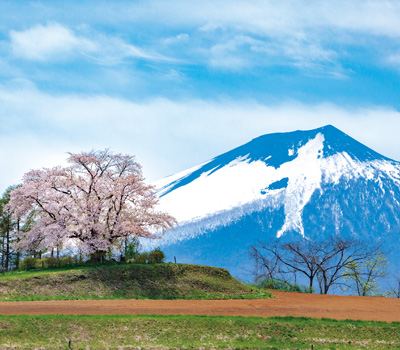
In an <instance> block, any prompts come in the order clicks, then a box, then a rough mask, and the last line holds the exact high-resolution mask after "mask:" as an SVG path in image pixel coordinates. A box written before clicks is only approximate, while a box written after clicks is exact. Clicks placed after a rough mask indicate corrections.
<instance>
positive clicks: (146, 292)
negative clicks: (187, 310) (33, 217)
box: [0, 264, 271, 301]
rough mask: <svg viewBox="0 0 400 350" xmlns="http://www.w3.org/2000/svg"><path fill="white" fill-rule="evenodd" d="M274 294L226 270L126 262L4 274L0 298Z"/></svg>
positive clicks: (196, 296) (111, 297)
mask: <svg viewBox="0 0 400 350" xmlns="http://www.w3.org/2000/svg"><path fill="white" fill-rule="evenodd" d="M267 297H271V294H270V293H268V292H265V291H263V290H261V289H258V288H253V287H250V286H246V285H244V284H242V283H240V282H239V281H237V280H236V279H234V278H233V277H232V276H231V275H230V274H229V272H228V271H227V270H224V269H221V268H216V267H209V266H199V265H187V264H147V265H139V264H123V265H109V266H105V265H103V266H97V267H88V266H86V267H73V268H69V269H67V268H61V269H54V270H47V269H46V270H34V271H23V272H17V273H13V274H6V275H4V276H0V300H2V301H16V300H21V301H28V300H64V299H65V300H67V299H237V298H249V299H250V298H267Z"/></svg>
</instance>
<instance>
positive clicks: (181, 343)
mask: <svg viewBox="0 0 400 350" xmlns="http://www.w3.org/2000/svg"><path fill="white" fill-rule="evenodd" d="M69 342H70V344H71V348H72V349H135V348H138V347H140V348H141V349H154V348H161V349H173V348H175V349H176V348H178V349H198V348H202V349H310V348H311V345H312V344H313V345H314V349H316V350H317V349H400V323H398V322H394V323H385V322H369V321H347V320H346V321H335V320H329V319H322V320H318V319H311V318H295V317H275V318H259V317H223V316H208V317H206V316H159V315H150V316H149V315H145V316H144V315H143V316H119V315H114V316H49V315H46V316H0V347H1V348H2V349H7V348H12V349H31V348H41V349H42V348H43V349H67V348H68V343H69Z"/></svg>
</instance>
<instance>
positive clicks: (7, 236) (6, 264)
mask: <svg viewBox="0 0 400 350" xmlns="http://www.w3.org/2000/svg"><path fill="white" fill-rule="evenodd" d="M5 254H6V261H5V264H4V270H5V271H8V265H9V260H10V229H9V227H7V233H6V251H5Z"/></svg>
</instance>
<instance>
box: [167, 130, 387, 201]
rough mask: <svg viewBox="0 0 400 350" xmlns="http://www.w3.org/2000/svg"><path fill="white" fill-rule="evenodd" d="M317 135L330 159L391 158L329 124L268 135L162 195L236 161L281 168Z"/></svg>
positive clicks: (213, 161) (211, 163)
mask: <svg viewBox="0 0 400 350" xmlns="http://www.w3.org/2000/svg"><path fill="white" fill-rule="evenodd" d="M317 135H322V137H321V142H322V145H321V147H322V153H321V157H322V158H327V157H329V156H333V155H335V154H338V153H342V154H344V153H345V154H347V155H348V156H349V157H350V158H352V159H353V160H355V161H359V162H365V161H372V160H377V159H380V160H390V159H388V158H386V157H384V156H382V155H380V154H379V153H377V152H375V151H373V150H372V149H370V148H368V147H367V146H365V145H363V144H362V143H360V142H358V141H357V140H355V139H353V138H352V137H350V136H349V135H347V134H346V133H344V132H343V131H341V130H339V129H338V128H336V127H334V126H333V125H325V126H322V127H320V128H317V129H312V130H296V131H291V132H283V133H272V134H265V135H261V136H259V137H256V138H254V139H253V140H251V141H250V142H248V143H245V144H243V145H241V146H239V147H237V148H234V149H232V150H231V151H228V152H226V153H223V154H221V155H219V156H217V157H215V158H213V159H211V160H210V161H208V162H206V163H205V164H203V165H202V166H199V167H197V168H196V169H194V170H193V171H192V172H189V173H186V174H185V175H183V176H182V177H178V178H175V179H174V180H173V181H172V182H170V183H169V184H168V186H166V187H164V188H161V191H160V196H164V195H166V194H167V193H169V192H171V191H173V190H175V189H177V188H178V187H181V186H185V185H187V184H189V183H190V182H192V181H194V180H195V179H197V178H199V177H200V176H202V175H203V174H207V176H209V175H211V174H213V173H215V172H216V171H218V170H220V169H222V168H223V167H225V166H227V165H228V164H231V163H232V162H234V161H236V160H240V161H246V162H249V163H252V162H256V161H262V162H264V163H265V164H266V165H267V166H271V167H274V168H275V169H277V168H279V167H280V166H282V165H283V164H285V163H287V162H290V161H293V160H294V159H296V158H297V156H298V151H299V150H300V149H301V148H302V147H304V146H305V145H306V144H307V143H309V142H310V141H311V140H314V139H316V137H317ZM164 183H165V182H164Z"/></svg>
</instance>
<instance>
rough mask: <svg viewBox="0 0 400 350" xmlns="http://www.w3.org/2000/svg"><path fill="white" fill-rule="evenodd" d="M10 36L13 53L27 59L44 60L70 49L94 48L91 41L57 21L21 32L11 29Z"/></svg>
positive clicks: (67, 51)
mask: <svg viewBox="0 0 400 350" xmlns="http://www.w3.org/2000/svg"><path fill="white" fill-rule="evenodd" d="M10 38H11V47H12V51H13V53H14V55H16V56H18V57H21V58H25V59H29V60H38V61H44V60H48V59H52V58H59V57H61V56H62V55H65V54H70V53H71V52H72V51H81V50H83V51H92V50H94V49H95V45H94V44H93V43H92V42H91V41H89V40H87V39H84V38H79V37H77V36H76V35H75V34H74V33H73V32H72V31H71V30H70V29H68V28H66V27H63V26H61V25H60V24H57V23H53V24H49V25H47V26H42V25H37V26H35V27H33V28H30V29H28V30H26V31H21V32H17V31H11V32H10Z"/></svg>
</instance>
